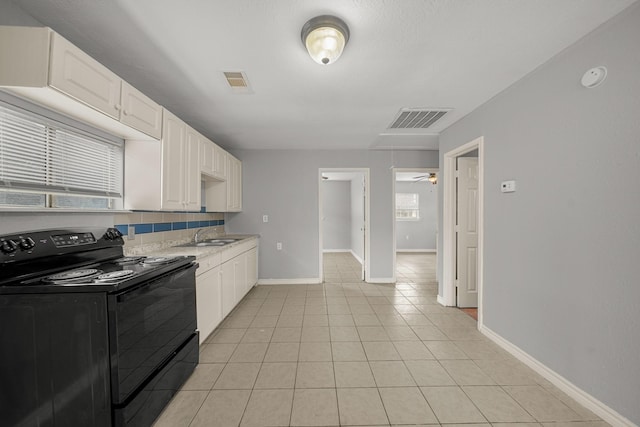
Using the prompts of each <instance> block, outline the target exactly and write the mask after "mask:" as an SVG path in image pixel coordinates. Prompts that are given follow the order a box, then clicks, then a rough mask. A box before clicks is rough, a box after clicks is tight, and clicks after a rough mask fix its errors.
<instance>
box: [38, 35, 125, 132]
mask: <svg viewBox="0 0 640 427" xmlns="http://www.w3.org/2000/svg"><path fill="white" fill-rule="evenodd" d="M121 85H122V79H121V78H120V77H118V76H117V75H116V74H115V73H112V72H111V71H109V70H108V69H107V68H106V67H104V66H103V65H102V64H100V63H99V62H98V61H96V60H95V59H93V58H92V57H90V56H89V55H87V54H86V53H84V52H83V51H81V50H80V49H78V48H77V47H75V46H74V45H73V44H71V43H70V42H68V41H67V40H66V39H64V38H63V37H62V36H60V35H59V34H56V33H51V60H50V66H49V86H51V87H53V88H55V89H58V90H59V91H60V92H63V93H66V94H67V95H69V96H72V97H74V98H75V99H77V100H79V101H81V102H84V103H85V104H87V105H89V106H91V107H93V108H95V109H96V110H98V111H100V112H102V113H104V114H106V115H108V116H111V117H113V118H115V119H117V120H119V119H120V110H121V103H120V95H121V90H122V87H121Z"/></svg>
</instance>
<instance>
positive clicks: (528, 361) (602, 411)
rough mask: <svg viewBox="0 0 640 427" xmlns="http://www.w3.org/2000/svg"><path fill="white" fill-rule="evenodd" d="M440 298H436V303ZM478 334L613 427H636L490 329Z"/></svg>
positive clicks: (482, 329) (484, 327)
mask: <svg viewBox="0 0 640 427" xmlns="http://www.w3.org/2000/svg"><path fill="white" fill-rule="evenodd" d="M439 299H440V297H439V296H438V302H439ZM479 330H480V332H482V333H483V334H484V335H485V336H486V337H487V338H489V339H490V340H491V341H493V342H495V343H496V344H498V345H499V346H500V347H502V348H503V349H504V350H506V351H508V352H509V353H511V354H512V355H513V356H514V357H515V358H516V359H518V360H520V361H521V362H522V363H524V364H525V365H527V366H528V367H530V368H531V369H533V370H534V371H536V372H537V373H538V374H540V375H541V376H542V377H544V378H545V379H546V380H548V381H549V382H551V383H552V384H553V385H555V386H556V387H558V388H559V389H560V390H562V391H563V392H565V393H566V394H567V395H569V397H571V398H572V399H574V400H575V401H576V402H578V403H579V404H581V405H582V406H584V407H585V408H587V409H589V410H590V411H591V412H593V413H594V414H596V415H597V416H599V417H600V418H602V419H603V420H604V421H606V422H608V423H609V424H611V425H614V426H621V427H637V426H636V424H634V423H633V422H631V421H630V420H628V419H627V418H625V417H624V416H622V415H620V414H619V413H618V412H616V411H615V410H613V409H611V408H610V407H608V406H607V405H605V404H604V403H602V402H601V401H599V400H598V399H596V398H595V397H593V396H591V395H590V394H589V393H587V392H585V391H584V390H582V389H580V388H578V387H577V386H575V385H574V384H573V383H572V382H570V381H569V380H567V379H566V378H564V377H563V376H562V375H560V374H558V373H557V372H555V371H553V370H552V369H550V368H548V367H547V366H546V365H543V364H542V363H541V362H539V361H538V360H537V359H534V358H533V357H532V356H530V355H529V354H528V353H526V352H524V351H523V350H522V349H520V348H519V347H518V346H516V345H514V344H512V343H511V342H509V341H507V340H506V339H504V338H502V337H501V336H500V335H498V334H496V333H495V332H493V331H492V330H491V329H489V328H487V327H486V326H484V325H482V326H480V327H479Z"/></svg>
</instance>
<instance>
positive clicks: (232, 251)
mask: <svg viewBox="0 0 640 427" xmlns="http://www.w3.org/2000/svg"><path fill="white" fill-rule="evenodd" d="M255 247H256V240H255V239H250V240H249V241H247V242H242V243H239V244H237V245H235V246H233V247H231V248H228V249H226V250H224V251H223V252H222V253H221V260H220V261H221V262H227V261H229V260H230V259H232V258H235V257H237V256H238V255H240V254H242V253H244V252H247V251H248V250H250V249H251V248H255Z"/></svg>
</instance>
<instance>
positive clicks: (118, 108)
mask: <svg viewBox="0 0 640 427" xmlns="http://www.w3.org/2000/svg"><path fill="white" fill-rule="evenodd" d="M113 108H115V110H116V111H120V109H121V108H122V105H120V104H116V105H114V106H113Z"/></svg>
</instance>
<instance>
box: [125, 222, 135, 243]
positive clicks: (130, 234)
mask: <svg viewBox="0 0 640 427" xmlns="http://www.w3.org/2000/svg"><path fill="white" fill-rule="evenodd" d="M135 238H136V229H135V227H134V226H133V225H130V226H129V227H128V229H127V239H129V240H133V239H135Z"/></svg>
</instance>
